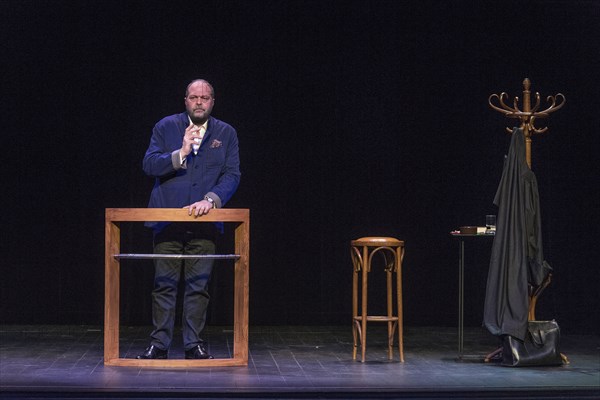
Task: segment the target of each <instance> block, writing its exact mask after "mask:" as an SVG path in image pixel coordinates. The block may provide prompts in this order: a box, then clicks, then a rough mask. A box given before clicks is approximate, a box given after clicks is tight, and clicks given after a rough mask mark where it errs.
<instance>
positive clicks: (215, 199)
mask: <svg viewBox="0 0 600 400" xmlns="http://www.w3.org/2000/svg"><path fill="white" fill-rule="evenodd" d="M206 197H210V198H211V199H213V204H214V205H215V208H221V207H222V206H223V204H222V203H221V198H220V197H219V196H217V194H216V193H215V192H208V193H206Z"/></svg>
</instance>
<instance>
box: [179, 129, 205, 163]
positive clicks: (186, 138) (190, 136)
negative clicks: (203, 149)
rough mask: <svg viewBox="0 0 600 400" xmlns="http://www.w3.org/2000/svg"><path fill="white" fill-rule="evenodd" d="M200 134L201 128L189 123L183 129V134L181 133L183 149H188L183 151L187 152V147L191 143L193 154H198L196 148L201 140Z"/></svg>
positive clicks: (198, 147)
mask: <svg viewBox="0 0 600 400" xmlns="http://www.w3.org/2000/svg"><path fill="white" fill-rule="evenodd" d="M202 136H203V134H202V133H201V128H200V127H197V126H196V125H194V124H193V123H190V125H189V126H188V127H187V128H186V129H185V134H184V135H183V149H188V150H187V151H185V153H187V154H189V148H190V145H191V148H192V151H193V152H194V155H196V154H198V149H200V142H201V141H202ZM183 149H182V150H183ZM185 153H182V155H183V156H185V155H187V154H185Z"/></svg>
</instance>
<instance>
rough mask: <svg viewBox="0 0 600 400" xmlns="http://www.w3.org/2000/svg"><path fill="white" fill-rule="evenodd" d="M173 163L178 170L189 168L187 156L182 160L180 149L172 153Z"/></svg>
mask: <svg viewBox="0 0 600 400" xmlns="http://www.w3.org/2000/svg"><path fill="white" fill-rule="evenodd" d="M171 163H172V164H173V168H175V169H176V170H178V169H182V168H183V169H186V168H187V158H184V159H183V160H182V159H181V154H180V153H179V150H175V151H174V152H172V153H171Z"/></svg>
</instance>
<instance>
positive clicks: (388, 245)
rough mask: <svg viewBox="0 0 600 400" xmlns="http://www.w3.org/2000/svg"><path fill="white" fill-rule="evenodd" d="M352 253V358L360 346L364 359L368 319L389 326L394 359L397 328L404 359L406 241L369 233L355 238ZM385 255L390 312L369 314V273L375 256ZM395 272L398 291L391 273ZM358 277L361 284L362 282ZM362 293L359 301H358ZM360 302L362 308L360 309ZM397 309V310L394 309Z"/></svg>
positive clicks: (401, 354) (354, 358)
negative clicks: (403, 311) (403, 309)
mask: <svg viewBox="0 0 600 400" xmlns="http://www.w3.org/2000/svg"><path fill="white" fill-rule="evenodd" d="M350 245H351V255H352V264H353V266H354V271H353V272H354V274H353V277H352V335H353V337H354V349H353V352H352V359H353V360H356V355H357V350H358V347H359V346H360V348H361V361H362V362H364V361H365V353H366V341H367V322H384V323H387V327H388V358H389V359H390V360H391V359H392V358H393V354H392V347H393V343H394V333H395V332H396V329H398V350H399V353H400V361H401V362H404V343H403V323H402V260H403V258H404V241H402V240H399V239H396V238H393V237H385V236H366V237H362V238H359V239H355V240H352V241H351V242H350ZM375 255H382V256H383V261H384V265H385V267H384V269H383V272H385V275H386V279H385V280H386V292H387V301H386V302H387V315H369V313H368V309H367V292H368V275H369V273H370V272H371V268H372V267H373V262H372V261H373V257H374V256H375ZM394 274H396V279H395V281H396V282H395V283H396V284H395V293H396V299H395V300H396V301H393V297H394V285H393V283H392V276H393V275H394ZM359 276H360V277H361V279H360V281H361V284H360V285H359ZM359 293H360V300H359ZM359 303H360V311H359ZM394 308H395V309H396V310H395V311H394Z"/></svg>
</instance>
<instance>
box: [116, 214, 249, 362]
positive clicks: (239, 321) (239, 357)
mask: <svg viewBox="0 0 600 400" xmlns="http://www.w3.org/2000/svg"><path fill="white" fill-rule="evenodd" d="M146 221H157V222H161V221H170V222H194V221H196V222H233V223H236V224H237V225H236V228H235V255H232V256H219V255H214V257H213V258H215V259H218V258H235V259H236V262H235V267H234V310H233V315H234V317H233V318H234V320H233V357H232V358H215V359H208V360H186V359H179V360H176V359H166V360H138V359H130V358H120V357H119V287H120V268H121V266H120V259H121V258H136V256H141V257H138V258H160V255H158V256H154V255H148V254H146V255H142V254H139V255H136V254H127V255H122V254H120V243H121V230H120V226H119V225H120V224H119V223H120V222H146ZM249 255H250V211H249V210H247V209H226V208H224V209H214V210H211V211H210V213H209V214H207V215H203V216H200V217H194V216H190V215H188V210H187V209H185V208H107V209H106V222H105V249H104V260H105V265H104V267H105V271H104V284H105V288H104V299H105V304H104V364H105V365H111V366H134V367H161V368H172V367H184V368H194V367H223V366H246V365H248V291H249V284H248V282H249V273H250V271H249V265H250V264H249ZM191 257H194V256H191ZM198 257H201V256H198ZM204 257H206V256H204ZM209 257H210V256H209Z"/></svg>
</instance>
